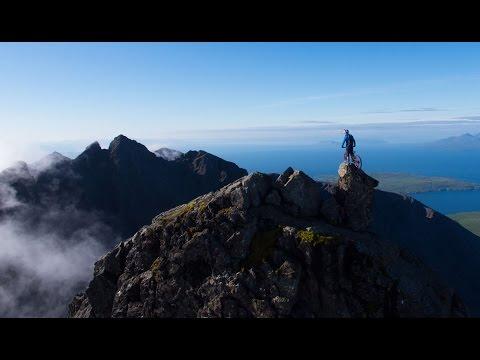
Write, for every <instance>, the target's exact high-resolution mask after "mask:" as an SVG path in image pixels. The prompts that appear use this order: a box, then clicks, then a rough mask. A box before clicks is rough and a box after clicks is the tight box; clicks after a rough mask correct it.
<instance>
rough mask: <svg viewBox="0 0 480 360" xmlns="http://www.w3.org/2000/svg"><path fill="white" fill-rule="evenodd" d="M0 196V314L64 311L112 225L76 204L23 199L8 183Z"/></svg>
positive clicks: (61, 313)
mask: <svg viewBox="0 0 480 360" xmlns="http://www.w3.org/2000/svg"><path fill="white" fill-rule="evenodd" d="M10 175H12V174H10ZM19 176H20V175H19ZM0 197H1V205H0V213H1V214H2V215H1V220H0V316H1V317H45V316H46V317H53V316H55V317H56V316H64V315H65V314H66V308H65V303H66V301H68V299H69V298H70V297H71V295H72V293H75V292H76V291H78V290H79V289H81V288H82V287H84V286H85V284H86V283H87V282H86V280H87V279H88V276H89V274H91V271H92V268H93V263H94V261H95V259H96V258H97V257H98V256H101V255H102V254H103V253H104V251H105V250H106V249H107V247H105V246H104V245H103V243H102V242H103V241H107V240H108V241H112V239H115V235H114V233H113V231H112V229H111V228H110V227H108V226H107V225H105V224H104V223H103V222H102V221H101V220H100V219H99V218H98V217H97V216H96V215H95V214H93V213H90V212H86V211H82V210H79V209H78V208H76V207H75V206H74V205H70V206H67V207H59V206H58V205H56V204H55V203H54V202H53V201H52V204H51V207H49V206H48V205H49V204H44V205H46V206H36V205H32V204H28V203H25V202H22V201H19V200H18V198H17V192H16V190H15V189H13V188H12V187H10V186H8V185H5V184H1V186H0Z"/></svg>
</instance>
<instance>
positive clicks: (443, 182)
mask: <svg viewBox="0 0 480 360" xmlns="http://www.w3.org/2000/svg"><path fill="white" fill-rule="evenodd" d="M372 176H373V177H374V178H375V179H377V180H378V181H379V182H380V184H379V185H378V189H380V190H384V191H389V192H394V193H399V194H413V193H423V192H429V191H458V190H479V189H480V184H476V183H471V182H467V181H463V180H457V179H452V178H447V177H439V176H420V175H411V174H403V173H374V174H372ZM316 179H317V180H318V181H325V182H335V181H336V180H337V176H336V175H319V176H317V177H316Z"/></svg>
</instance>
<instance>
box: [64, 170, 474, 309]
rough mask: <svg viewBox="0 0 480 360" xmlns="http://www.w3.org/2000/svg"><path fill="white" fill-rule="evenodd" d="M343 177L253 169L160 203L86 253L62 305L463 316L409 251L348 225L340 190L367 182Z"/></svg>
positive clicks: (345, 195) (369, 185) (345, 194)
mask: <svg viewBox="0 0 480 360" xmlns="http://www.w3.org/2000/svg"><path fill="white" fill-rule="evenodd" d="M344 177H347V178H344V179H343V180H341V181H340V186H338V187H333V188H326V187H325V186H324V185H323V184H319V183H315V182H314V181H313V180H312V179H310V178H309V177H308V176H306V175H305V174H303V173H302V172H299V171H293V170H292V169H289V170H287V171H286V172H285V173H284V174H282V175H281V176H279V177H278V178H277V179H275V178H273V177H272V176H270V175H264V174H260V173H254V174H251V175H249V176H246V177H243V178H241V179H239V180H237V181H235V182H233V183H231V184H230V185H227V186H225V187H223V188H222V189H220V190H218V191H216V192H212V193H209V194H207V195H204V196H201V197H198V198H196V199H194V200H192V201H191V202H189V203H187V204H184V205H181V206H178V207H176V208H173V209H171V210H169V211H166V212H164V213H161V214H160V215H159V216H157V217H156V218H155V219H154V220H153V222H152V224H151V225H150V226H146V227H144V228H142V229H141V230H140V231H138V232H137V233H136V234H135V235H134V236H133V237H132V238H130V239H128V240H127V241H125V242H122V243H121V244H119V245H118V246H117V247H116V248H115V249H114V250H113V251H111V252H110V253H108V254H107V255H105V256H104V257H102V258H101V259H100V260H99V261H98V262H97V263H96V264H95V271H94V278H93V280H92V281H91V282H90V285H89V286H88V288H87V290H86V292H85V293H83V294H79V295H77V296H76V297H75V298H74V299H73V301H72V303H71V304H70V309H69V310H70V316H71V317H181V318H185V317H299V318H308V317H413V316H437V317H438V316H465V314H466V311H465V308H464V306H463V304H462V301H461V300H460V298H459V297H458V296H457V295H456V293H455V292H454V291H453V290H451V289H448V288H446V287H445V286H444V285H442V284H441V282H440V281H439V280H438V279H437V278H436V275H435V274H434V273H433V272H432V271H430V270H429V269H428V268H427V267H426V266H424V265H423V264H422V263H421V262H420V261H419V260H418V259H417V258H415V257H414V256H412V255H411V254H409V253H408V252H407V251H405V250H403V249H401V248H399V247H398V246H396V245H395V244H393V243H391V242H389V241H386V240H380V239H379V238H378V237H377V236H375V235H374V234H372V233H371V232H362V231H353V230H352V227H354V228H357V226H359V225H361V226H360V228H362V229H363V228H365V227H366V226H368V224H369V221H370V217H369V216H365V214H366V213H367V214H368V212H366V211H363V212H361V214H362V215H361V216H360V217H359V219H357V220H355V221H353V222H352V221H351V220H350V219H349V218H350V216H352V212H351V210H350V209H351V207H350V206H351V205H350V204H355V206H356V207H355V209H358V207H359V206H360V205H361V204H360V203H359V200H358V198H355V197H354V196H353V194H351V193H350V192H351V191H352V189H359V188H361V189H364V190H367V193H368V195H367V196H365V197H364V198H363V200H364V201H366V204H371V202H372V196H373V187H374V186H376V184H375V182H374V181H373V182H372V181H370V180H369V179H368V177H367V176H366V175H364V174H362V173H356V172H352V173H351V174H349V173H348V170H347V174H345V176H344ZM337 198H338V200H337ZM344 206H346V208H345V207H344ZM330 207H332V209H330Z"/></svg>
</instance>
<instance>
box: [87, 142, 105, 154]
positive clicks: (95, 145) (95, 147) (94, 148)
mask: <svg viewBox="0 0 480 360" xmlns="http://www.w3.org/2000/svg"><path fill="white" fill-rule="evenodd" d="M100 150H102V147H101V146H100V144H99V143H98V141H95V142H93V143H91V144H90V145H88V146H87V148H86V149H85V151H84V152H86V153H93V152H97V151H100Z"/></svg>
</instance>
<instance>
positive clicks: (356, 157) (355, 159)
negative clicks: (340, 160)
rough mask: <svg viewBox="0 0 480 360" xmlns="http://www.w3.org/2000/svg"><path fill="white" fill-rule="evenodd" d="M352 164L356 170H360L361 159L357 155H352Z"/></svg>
mask: <svg viewBox="0 0 480 360" xmlns="http://www.w3.org/2000/svg"><path fill="white" fill-rule="evenodd" d="M353 164H354V165H355V166H356V167H357V168H358V169H361V168H362V158H361V157H360V156H358V155H357V154H355V155H354V157H353Z"/></svg>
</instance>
